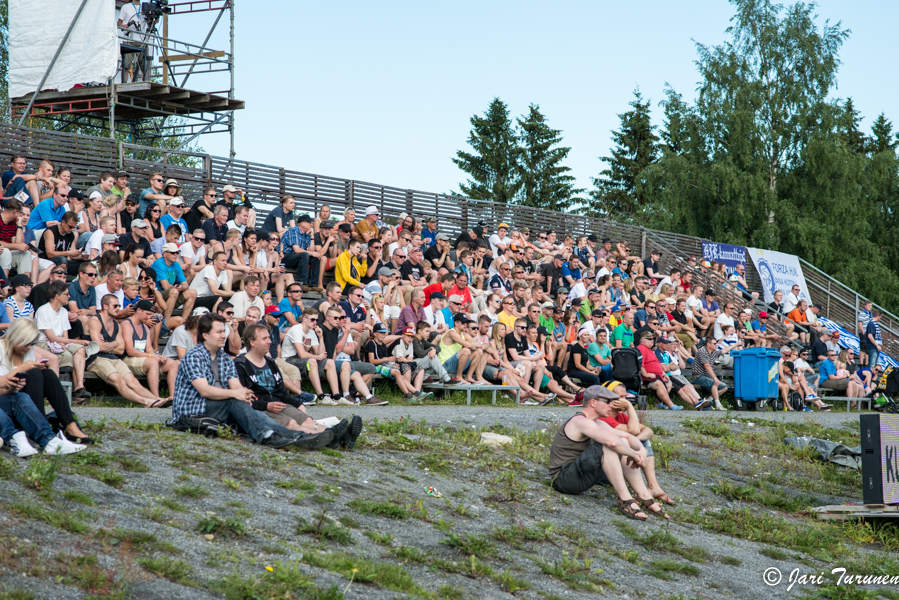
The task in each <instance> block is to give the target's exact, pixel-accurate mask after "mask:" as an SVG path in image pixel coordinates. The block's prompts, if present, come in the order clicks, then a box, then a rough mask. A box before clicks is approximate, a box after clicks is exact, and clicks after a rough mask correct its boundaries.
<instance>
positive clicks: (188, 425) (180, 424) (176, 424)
mask: <svg viewBox="0 0 899 600" xmlns="http://www.w3.org/2000/svg"><path fill="white" fill-rule="evenodd" d="M167 425H168V426H169V427H171V428H172V429H174V430H175V431H187V432H189V433H199V434H201V435H205V436H206V437H218V434H219V431H220V430H223V429H228V428H229V426H228V425H226V424H224V423H222V422H221V421H219V420H218V419H213V418H212V417H202V416H198V415H181V416H180V417H178V420H177V421H171V422H169V423H167ZM230 429H231V431H232V433H234V434H235V435H236V434H237V429H236V428H234V427H230Z"/></svg>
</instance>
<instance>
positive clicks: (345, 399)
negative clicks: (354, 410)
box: [334, 396, 356, 406]
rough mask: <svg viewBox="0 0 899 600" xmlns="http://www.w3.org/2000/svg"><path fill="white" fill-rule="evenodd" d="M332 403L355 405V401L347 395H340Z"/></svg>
mask: <svg viewBox="0 0 899 600" xmlns="http://www.w3.org/2000/svg"><path fill="white" fill-rule="evenodd" d="M334 403H335V404H336V405H337V406H356V403H355V402H353V400H352V398H350V397H348V396H341V397H340V398H338V399H337V400H336V401H335V402H334Z"/></svg>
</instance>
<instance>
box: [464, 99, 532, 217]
mask: <svg viewBox="0 0 899 600" xmlns="http://www.w3.org/2000/svg"><path fill="white" fill-rule="evenodd" d="M468 144H469V146H471V148H472V149H473V150H474V152H473V153H468V152H463V151H462V150H459V151H458V152H456V158H454V159H453V162H454V163H456V166H458V167H459V168H460V169H462V170H463V171H465V173H467V174H468V177H469V179H468V182H467V183H462V184H459V189H460V190H461V194H462V195H463V196H468V197H469V198H472V199H475V200H490V201H492V202H503V203H507V202H514V200H515V196H516V195H517V194H518V190H519V189H520V188H521V182H520V181H519V179H518V169H517V162H518V155H519V153H520V149H519V147H518V140H517V138H516V136H515V132H514V131H513V129H512V120H511V119H510V118H509V108H508V107H507V106H506V103H505V102H503V101H502V100H500V99H499V98H494V99H493V101H492V102H491V103H490V106H489V107H488V108H487V112H485V113H484V116H479V115H474V116H472V117H471V133H469V135H468Z"/></svg>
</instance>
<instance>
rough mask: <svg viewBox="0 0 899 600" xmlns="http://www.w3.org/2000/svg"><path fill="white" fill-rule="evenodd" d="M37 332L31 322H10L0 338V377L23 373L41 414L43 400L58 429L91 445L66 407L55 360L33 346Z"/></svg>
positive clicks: (26, 386)
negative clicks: (56, 420) (51, 410)
mask: <svg viewBox="0 0 899 600" xmlns="http://www.w3.org/2000/svg"><path fill="white" fill-rule="evenodd" d="M39 336H40V333H39V332H38V330H37V325H36V324H35V322H34V320H32V319H19V320H17V321H16V322H14V323H13V324H12V325H11V326H10V327H9V330H8V331H7V332H6V335H5V336H3V339H0V375H8V374H10V373H23V374H24V375H25V387H23V388H22V390H21V391H22V392H23V393H25V394H27V395H28V396H29V397H30V398H31V400H32V401H33V402H34V404H35V406H37V409H38V411H39V412H40V413H41V414H44V399H45V398H46V399H47V401H48V402H49V403H50V406H51V407H53V410H54V411H56V418H57V419H59V424H60V426H61V427H62V428H63V429H64V430H65V433H66V434H68V439H70V440H71V441H74V442H76V443H79V444H92V443H93V440H91V439H90V438H89V437H87V436H86V435H85V434H84V432H83V431H81V428H80V427H78V423H76V422H75V417H74V416H73V415H72V409H71V407H70V406H69V401H68V398H66V393H65V391H64V390H63V389H62V384H61V383H60V382H59V359H58V358H56V356H55V355H54V354H53V353H52V352H48V351H47V350H44V349H43V348H39V347H38V346H36V344H37V341H38V339H39Z"/></svg>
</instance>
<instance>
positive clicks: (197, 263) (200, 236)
mask: <svg viewBox="0 0 899 600" xmlns="http://www.w3.org/2000/svg"><path fill="white" fill-rule="evenodd" d="M205 259H206V232H204V231H203V230H202V229H196V230H194V232H193V233H192V234H191V235H190V237H189V238H188V242H187V243H186V244H181V246H179V247H178V260H179V261H181V270H182V271H183V272H184V278H185V279H186V280H187V283H188V284H190V283H191V282H192V281H193V279H194V276H195V275H196V274H197V273H199V272H200V271H202V270H203V269H204V268H205V267H206V260H205Z"/></svg>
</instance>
